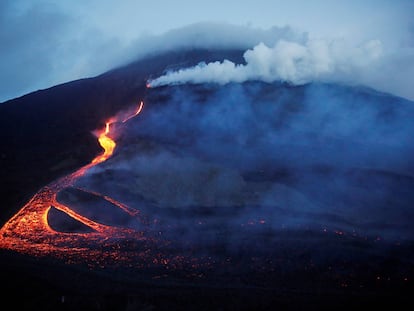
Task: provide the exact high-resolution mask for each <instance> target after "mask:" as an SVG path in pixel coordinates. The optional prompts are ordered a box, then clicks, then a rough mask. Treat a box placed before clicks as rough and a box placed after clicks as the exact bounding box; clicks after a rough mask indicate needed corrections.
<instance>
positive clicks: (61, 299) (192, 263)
mask: <svg viewBox="0 0 414 311" xmlns="http://www.w3.org/2000/svg"><path fill="white" fill-rule="evenodd" d="M223 59H228V60H230V61H232V62H234V63H239V64H240V63H243V51H239V50H204V49H200V50H183V51H177V52H168V53H163V54H154V55H152V56H148V57H147V58H145V59H143V60H139V61H136V62H134V63H131V64H128V65H126V66H124V67H120V68H116V69H114V70H111V71H109V72H106V73H103V74H102V75H99V76H97V77H93V78H88V79H82V80H77V81H73V82H69V83H65V84H62V85H57V86H54V87H52V88H50V89H46V90H40V91H37V92H34V93H30V94H27V95H25V96H22V97H20V98H16V99H13V100H10V101H8V102H5V103H2V104H1V105H0V124H1V132H2V133H3V135H2V144H3V146H2V151H1V159H0V161H1V167H2V170H1V178H0V180H1V197H0V200H1V206H2V213H1V220H2V229H1V231H0V234H1V236H0V247H1V262H2V268H3V271H2V275H3V280H4V281H5V284H6V285H7V289H6V291H5V294H6V295H5V298H4V301H6V300H8V299H11V298H10V297H15V296H16V295H17V296H18V297H22V299H21V300H22V302H21V304H22V307H23V309H32V308H33V307H36V308H41V309H52V308H53V309H55V310H56V309H64V310H68V309H69V310H72V309H73V310H75V309H76V310H79V309H88V310H94V309H97V310H101V309H104V310H124V309H134V308H135V309H137V310H141V309H142V310H144V309H145V308H147V309H155V310H164V309H168V310H171V309H173V310H174V309H177V310H194V309H197V310H198V309H201V310H203V309H208V310H215V309H217V310H219V309H220V310H223V309H224V310H227V309H238V310H269V309H274V308H283V309H287V310H297V309H305V310H313V309H314V310H316V309H317V310H321V309H324V308H329V309H331V308H335V309H344V310H345V309H347V310H348V309H349V308H352V307H364V306H372V305H376V304H381V305H389V306H393V307H395V306H404V307H406V306H407V305H408V304H410V303H411V302H410V296H409V293H410V292H411V291H412V289H413V288H412V287H413V283H412V282H413V278H414V245H413V240H414V230H413V227H412V221H411V220H412V219H413V217H414V209H413V204H414V193H413V191H412V190H413V189H414V166H413V162H412V161H411V159H412V156H413V155H414V143H413V142H412V139H411V133H412V132H413V130H414V121H413V120H414V103H413V102H412V101H409V100H406V99H403V98H400V97H396V96H393V95H391V94H385V93H381V92H378V91H376V90H373V89H370V88H366V87H363V86H347V85H340V84H332V83H321V82H312V83H307V84H304V85H292V84H289V83H287V82H284V81H276V82H272V83H270V82H263V81H259V80H257V81H247V82H243V83H228V84H225V85H219V84H214V83H202V84H201V83H200V84H183V85H168V86H160V87H156V88H152V87H149V86H150V85H148V81H150V80H151V79H153V78H155V77H158V76H160V75H162V74H164V73H165V72H168V71H171V70H178V69H180V68H186V67H191V66H194V65H196V64H198V63H200V62H202V61H203V62H212V61H221V60H223ZM23 297H24V299H23ZM13 299H14V298H13ZM19 300H20V299H19ZM411 304H412V303H411Z"/></svg>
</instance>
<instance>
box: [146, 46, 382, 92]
mask: <svg viewBox="0 0 414 311" xmlns="http://www.w3.org/2000/svg"><path fill="white" fill-rule="evenodd" d="M381 57H382V45H381V42H380V41H378V40H372V41H369V42H366V43H365V44H363V45H360V46H357V47H346V46H343V43H342V42H335V41H332V42H328V41H326V40H307V41H306V42H305V43H298V42H294V41H286V40H283V39H282V40H278V41H277V42H276V44H275V45H273V46H268V45H266V44H264V43H259V44H258V45H256V46H255V47H253V48H252V49H249V50H247V51H246V52H245V53H244V60H245V63H244V64H235V63H233V62H231V61H229V60H224V61H222V62H212V63H208V64H206V63H200V64H198V65H197V66H195V67H192V68H184V69H180V70H178V71H170V72H167V73H166V74H165V75H163V76H161V77H159V78H156V79H154V80H152V81H149V84H150V85H151V86H152V87H157V86H161V85H169V84H184V83H194V84H196V83H219V84H226V83H230V82H245V81H253V80H256V81H264V82H274V81H284V82H289V83H292V84H294V85H301V84H305V83H308V82H311V81H325V82H326V81H341V82H348V83H350V82H351V81H352V82H353V83H361V82H362V81H358V78H357V77H360V76H361V73H362V72H364V71H365V70H366V69H367V68H369V67H372V66H375V65H376V63H378V62H379V61H380V60H381Z"/></svg>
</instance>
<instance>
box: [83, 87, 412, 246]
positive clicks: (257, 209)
mask: <svg viewBox="0 0 414 311" xmlns="http://www.w3.org/2000/svg"><path fill="white" fill-rule="evenodd" d="M412 120H414V106H413V105H412V102H410V101H407V100H403V99H400V98H398V97H390V96H384V95H383V94H382V93H376V92H373V91H372V90H369V89H365V88H362V89H361V88H349V87H345V86H338V85H336V84H318V83H311V84H308V85H304V86H294V87H291V86H290V87H287V85H286V84H285V83H279V82H277V83H271V84H269V83H263V82H245V83H228V84H226V85H224V86H220V85H217V84H200V85H180V86H175V87H167V88H155V89H150V90H149V95H148V98H146V106H145V108H144V111H143V113H142V114H141V115H140V118H136V119H132V120H131V122H130V123H128V124H127V126H128V128H127V129H126V130H125V132H124V133H123V141H120V142H119V144H118V149H117V154H115V155H114V157H113V158H111V159H109V160H108V161H107V162H105V163H103V164H102V165H101V166H100V167H96V168H94V170H93V171H90V175H88V176H84V177H83V178H82V179H81V180H80V181H79V183H80V186H81V187H82V188H87V189H91V190H93V191H97V192H100V193H105V194H107V195H109V196H111V197H113V198H115V199H116V200H119V201H121V202H124V203H126V204H127V205H128V206H132V207H136V208H137V209H139V210H140V211H141V212H142V215H145V216H147V217H148V218H149V219H156V220H157V222H156V223H154V225H153V226H154V227H153V228H151V231H154V232H155V233H156V234H158V232H163V236H164V237H166V238H168V239H171V240H174V241H176V242H177V243H178V244H181V243H183V244H185V243H190V244H191V243H192V244H195V245H199V246H200V247H201V246H205V247H207V248H208V246H209V245H210V246H211V245H218V244H220V245H223V244H225V245H226V247H228V248H238V247H241V245H242V243H245V241H246V238H247V237H246V234H248V236H249V239H253V241H252V243H253V244H254V247H258V248H261V246H259V245H257V239H256V238H253V237H256V236H255V234H250V233H251V232H252V231H253V232H256V233H258V232H263V231H265V232H267V234H272V233H275V232H280V231H281V230H282V231H283V230H297V231H299V232H301V231H303V230H307V229H309V228H310V229H312V230H316V231H318V232H321V231H322V229H323V228H328V230H341V231H344V232H348V233H349V232H353V233H355V234H356V235H358V236H360V237H365V236H369V237H372V236H373V237H376V236H380V237H382V238H385V239H388V240H399V241H401V240H406V239H408V240H410V239H412V238H413V236H414V232H413V229H412V226H411V222H410V219H412V217H413V216H414V215H413V212H414V211H413V210H412V202H414V195H413V193H412V187H414V179H413V177H412V176H413V174H414V166H413V164H412V160H411V159H412V156H413V154H414V145H413V142H412V138H411V133H412V132H413V130H414V123H413V121H412ZM275 236H278V234H275ZM266 249H268V246H266V245H263V247H262V250H266Z"/></svg>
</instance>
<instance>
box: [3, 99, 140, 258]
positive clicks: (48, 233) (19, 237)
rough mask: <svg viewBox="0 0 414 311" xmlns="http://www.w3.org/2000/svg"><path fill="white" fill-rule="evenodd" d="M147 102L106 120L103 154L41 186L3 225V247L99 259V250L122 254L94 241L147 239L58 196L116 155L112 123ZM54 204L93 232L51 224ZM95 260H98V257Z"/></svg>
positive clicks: (101, 137) (122, 206)
mask: <svg viewBox="0 0 414 311" xmlns="http://www.w3.org/2000/svg"><path fill="white" fill-rule="evenodd" d="M143 105H144V103H143V102H142V101H141V102H140V104H139V105H138V108H137V109H136V110H135V111H134V113H132V114H131V115H128V116H126V117H124V118H122V119H121V118H120V117H119V120H118V118H112V119H110V120H109V121H108V122H106V124H105V128H104V129H103V130H102V131H101V132H100V133H99V134H98V141H99V144H100V145H101V146H102V148H103V149H104V151H103V153H102V154H100V155H98V156H97V157H96V158H94V159H93V160H92V161H91V163H89V164H87V165H85V166H83V167H81V168H80V169H78V170H77V171H75V172H73V173H71V174H69V175H67V176H64V177H61V178H59V179H58V180H56V181H54V182H52V183H50V184H49V185H47V186H45V187H43V188H42V189H40V190H39V191H38V192H37V193H36V194H35V195H34V196H33V198H32V199H31V200H30V201H29V202H28V203H27V204H26V205H25V206H23V208H22V209H21V210H20V211H19V212H18V213H17V214H16V215H14V216H13V217H12V218H11V219H10V220H9V221H8V222H7V223H6V224H5V225H4V226H3V227H2V228H1V230H0V248H3V249H9V250H14V251H17V252H21V253H26V254H30V255H35V256H36V255H39V256H43V255H54V256H56V257H62V258H63V257H64V258H65V259H66V260H74V259H73V257H78V258H85V257H88V258H95V257H96V256H97V254H98V253H99V256H102V255H103V256H105V255H106V256H112V257H113V258H117V256H120V255H119V254H117V253H116V252H113V250H112V249H111V251H108V252H107V253H105V254H103V253H102V252H99V251H98V250H97V249H94V248H93V247H91V246H90V245H92V244H91V243H95V246H96V245H97V244H100V243H105V241H107V240H108V239H117V238H125V237H131V238H134V239H135V240H136V241H139V240H143V238H142V233H141V232H138V231H134V230H131V229H128V228H123V227H114V226H108V225H105V224H101V223H98V222H96V221H93V220H91V219H89V218H87V217H85V216H83V215H80V214H79V213H77V212H76V211H75V210H74V209H72V208H71V207H70V206H66V205H65V204H62V203H60V202H59V201H58V200H57V195H58V193H59V192H60V191H62V190H64V189H65V188H67V187H71V186H73V185H74V183H75V181H76V180H77V179H78V178H79V177H81V176H83V175H84V174H85V173H86V172H87V171H88V170H89V169H90V168H92V167H93V166H95V165H98V164H99V163H102V162H104V161H105V160H107V159H108V158H109V157H111V156H112V154H113V152H114V150H115V147H116V143H115V141H114V140H113V139H112V138H111V137H110V136H109V134H110V131H111V124H113V123H115V122H122V123H125V122H127V121H128V120H130V119H131V118H133V117H135V116H137V115H138V114H139V113H140V112H141V111H142V108H143ZM78 189H79V190H81V191H83V192H86V193H90V194H92V195H95V196H98V197H100V198H102V199H103V200H105V201H107V202H110V203H111V204H113V205H114V206H116V207H117V208H120V209H122V210H123V211H124V212H126V213H128V214H129V215H130V216H131V217H138V215H139V211H138V210H136V209H133V208H130V207H128V206H126V205H125V204H123V203H121V202H118V201H116V200H114V199H112V198H110V197H108V196H105V195H103V194H100V193H95V192H92V191H87V190H85V189H80V188H78ZM52 207H54V208H55V209H58V210H60V211H62V212H63V213H65V214H66V215H68V216H69V217H71V218H73V219H75V220H77V221H78V222H80V223H82V224H84V225H86V226H87V227H89V228H90V229H91V231H92V232H90V233H77V232H70V233H67V232H58V231H55V230H53V229H52V228H51V227H50V225H49V223H48V215H49V212H50V210H51V208H52ZM95 248H96V247H95ZM71 256H72V257H71ZM70 258H72V259H70ZM101 259H102V258H101ZM93 260H97V259H96V258H95V259H93Z"/></svg>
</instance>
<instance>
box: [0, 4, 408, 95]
mask: <svg viewBox="0 0 414 311" xmlns="http://www.w3.org/2000/svg"><path fill="white" fill-rule="evenodd" d="M413 12H414V1H410V0H406V1H404V0H394V1H392V0H389V1H385V0H384V1H383V0H366V1H357V0H349V1H335V0H333V1H323V0H314V1H299V0H293V1H280V0H254V1H250V0H246V1H233V0H229V1H216V0H210V1H190V0H176V1H160V0H152V1H141V0H136V1H133V0H125V1H114V0H89V1H81V0H72V1H69V0H68V1H66V0H65V1H51V0H49V1H48V0H4V1H1V2H0V41H1V45H0V56H1V57H0V102H3V101H6V100H8V99H12V98H15V97H18V96H21V95H24V94H26V93H28V92H32V91H35V90H38V89H44V88H48V87H51V86H54V85H57V84H60V83H63V82H68V81H72V80H75V79H79V78H85V77H92V76H95V75H97V74H100V73H103V72H105V71H106V70H109V69H111V68H114V67H116V66H119V65H122V64H125V63H127V62H129V61H132V60H134V59H137V58H139V57H142V56H144V55H145V54H146V53H148V52H151V51H157V50H163V49H167V48H173V47H174V46H191V41H192V38H194V29H198V31H200V32H202V31H205V32H208V33H209V36H207V39H208V38H209V39H210V40H206V41H205V46H214V45H219V46H231V45H232V44H233V43H236V45H237V46H238V47H242V48H246V49H248V48H253V47H254V46H255V45H256V44H257V43H259V42H255V41H254V40H253V41H252V39H251V38H252V37H254V34H255V33H259V34H260V35H258V36H257V40H259V39H261V36H263V38H265V37H266V38H268V36H269V35H271V34H272V33H274V31H271V29H272V27H274V26H276V27H285V26H288V27H289V28H288V29H289V31H290V32H291V33H297V34H298V37H300V35H301V34H306V36H307V37H308V38H311V39H318V40H325V41H324V42H329V44H327V46H331V43H332V42H336V43H337V42H338V41H340V42H342V43H341V47H342V50H344V51H345V50H351V51H353V50H354V49H355V48H356V49H358V48H359V47H360V46H369V47H372V46H374V50H372V49H371V52H372V53H373V55H374V56H375V62H373V63H372V65H371V63H369V68H368V69H366V70H365V69H364V71H363V72H362V71H361V70H360V71H359V72H357V73H358V76H360V78H359V80H357V82H360V83H363V84H367V85H368V86H372V87H374V88H376V89H378V90H381V91H385V92H390V93H393V94H395V95H398V96H403V97H406V98H409V99H411V100H414V88H412V86H411V85H412V77H413V76H414V18H413V17H414V13H413ZM194 23H198V26H197V27H195V28H194V27H192V26H191V25H192V24H194ZM199 23H202V24H199ZM208 23H213V25H215V26H214V27H211V26H208V25H210V24H208ZM180 28H182V30H181V32H180V30H179V29H180ZM191 30H192V31H193V33H191ZM177 31H178V34H177ZM191 34H192V35H193V36H191ZM201 38H204V37H203V36H201ZM212 38H213V39H212ZM216 39H217V40H216ZM226 40H227V42H228V44H227V45H226V44H223V42H226ZM238 40H239V41H238ZM243 40H246V44H245V45H243V44H240V42H243ZM263 40H265V39H263ZM292 40H293V39H292ZM293 41H295V40H293ZM185 42H186V43H185ZM275 42H276V39H275ZM250 43H251V44H250ZM336 43H335V44H336ZM199 45H200V44H199ZM335 46H337V45H335ZM358 51H359V50H358ZM363 51H365V50H363ZM337 54H338V53H337ZM337 54H335V56H338V55H337ZM346 55H347V58H346V59H352V61H353V62H358V60H355V59H356V56H355V55H357V54H355V53H353V52H352V53H348V54H346ZM349 55H351V56H349ZM364 57H365V55H362V56H361V57H360V60H361V62H364V61H365V60H364ZM335 59H337V57H336V58H335ZM340 59H341V60H343V59H345V58H344V57H342V54H341V57H340ZM342 65H343V63H341V66H342Z"/></svg>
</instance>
